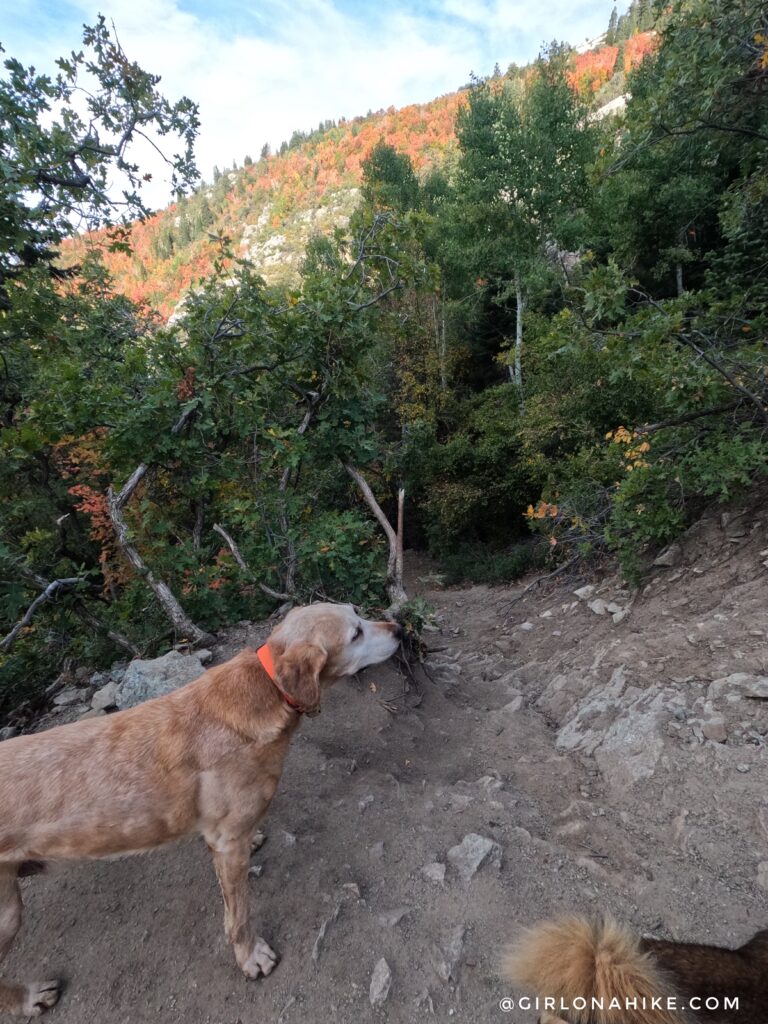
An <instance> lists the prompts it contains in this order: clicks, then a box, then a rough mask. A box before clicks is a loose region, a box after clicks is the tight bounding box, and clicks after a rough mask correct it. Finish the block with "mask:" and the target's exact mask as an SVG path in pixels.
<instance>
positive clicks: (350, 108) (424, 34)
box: [0, 0, 626, 207]
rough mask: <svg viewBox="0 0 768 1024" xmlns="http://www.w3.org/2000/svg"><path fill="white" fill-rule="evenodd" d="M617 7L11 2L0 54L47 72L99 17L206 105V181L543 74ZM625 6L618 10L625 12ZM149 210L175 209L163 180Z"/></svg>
mask: <svg viewBox="0 0 768 1024" xmlns="http://www.w3.org/2000/svg"><path fill="white" fill-rule="evenodd" d="M614 2H615V0H468V2H464V0H413V2H410V3H409V2H402V0H380V2H378V3H376V2H373V0H257V2H255V0H208V2H206V0H94V2H92V0H8V2H7V3H4V4H3V5H2V7H3V11H2V13H0V43H2V45H3V46H4V48H5V50H6V51H7V54H8V55H12V56H14V57H16V58H17V59H18V60H20V61H21V62H22V63H23V64H25V65H34V66H35V67H36V68H37V69H38V70H39V71H48V70H51V71H52V70H53V69H54V60H55V59H56V57H58V56H62V55H64V54H67V53H69V52H70V51H71V50H73V49H77V48H78V46H79V43H80V41H81V33H82V26H83V24H93V23H94V22H95V20H96V16H97V14H98V13H99V12H100V13H102V14H104V15H105V17H106V18H107V19H108V20H109V21H113V22H114V25H115V28H116V29H117V33H118V35H119V38H120V41H121V43H122V46H123V49H124V51H125V53H126V55H127V56H128V57H129V59H131V60H135V61H137V62H138V63H139V64H140V65H141V66H142V67H143V68H144V69H145V70H147V71H151V72H154V73H156V74H159V75H161V76H162V85H161V89H162V91H164V93H165V95H166V96H167V97H168V98H169V99H171V100H175V99H178V98H179V97H180V96H182V95H186V96H189V97H190V98H191V99H193V100H194V101H195V102H197V103H199V105H200V116H201V122H202V126H201V131H200V136H199V139H198V143H197V146H196V153H197V162H198V166H199V168H200V171H201V173H202V175H203V177H204V178H205V179H206V180H210V179H211V175H212V170H213V167H214V165H217V166H218V167H219V168H222V169H223V168H224V167H229V166H231V165H232V162H233V160H236V161H237V163H238V165H240V164H242V161H243V158H244V157H245V156H246V154H250V155H251V156H253V158H254V159H256V158H258V155H259V153H260V151H261V148H262V146H263V145H264V143H265V142H268V143H269V144H270V145H271V146H272V148H273V149H274V148H275V147H276V146H279V144H280V142H282V141H283V140H284V139H288V138H290V136H291V133H292V132H293V131H294V130H295V129H301V130H304V131H306V130H309V129H312V128H315V127H317V125H318V124H319V122H321V121H324V120H326V119H334V120H338V118H340V117H355V116H357V115H360V114H366V113H367V112H368V111H369V110H374V111H375V110H379V109H382V108H386V107H389V106H395V107H401V106H405V105H407V104H410V103H425V102H428V101H429V100H431V99H434V98H435V97H436V96H440V95H442V94H444V93H447V92H454V91H455V90H456V89H457V88H459V87H460V86H461V85H463V84H465V83H466V82H467V81H468V80H469V77H470V74H471V73H475V74H476V75H481V76H482V75H486V74H489V73H490V72H491V71H492V70H493V67H494V64H496V63H498V64H499V65H500V66H501V67H502V69H503V68H506V67H507V66H508V65H509V64H510V63H513V62H514V63H518V64H524V63H527V62H528V61H530V60H533V59H534V58H535V57H536V55H537V54H538V52H539V50H540V48H541V45H542V44H543V43H544V42H548V41H551V40H552V39H558V40H566V41H568V42H570V43H572V44H574V45H579V44H580V43H583V42H584V41H585V40H587V39H593V38H595V37H596V36H599V35H600V34H601V33H602V32H604V31H605V28H606V27H607V24H608V19H609V17H610V13H611V10H612V8H613V6H614ZM625 6H626V4H619V7H620V9H622V8H623V7H625ZM147 198H148V199H149V201H150V203H151V205H154V206H157V207H161V206H165V205H166V203H167V202H168V201H169V199H170V194H169V191H168V188H167V185H166V184H165V181H164V175H163V174H162V173H159V168H157V169H156V173H155V180H154V182H153V184H152V186H151V193H150V194H149V195H148V197H147Z"/></svg>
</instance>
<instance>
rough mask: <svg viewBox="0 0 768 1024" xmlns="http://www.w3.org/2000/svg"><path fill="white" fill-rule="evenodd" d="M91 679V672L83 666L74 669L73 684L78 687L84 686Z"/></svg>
mask: <svg viewBox="0 0 768 1024" xmlns="http://www.w3.org/2000/svg"><path fill="white" fill-rule="evenodd" d="M90 678H91V670H90V669H89V668H86V667H85V665H79V666H78V667H77V668H76V669H75V682H76V683H77V685H78V686H85V685H86V684H87V683H88V680H89V679H90Z"/></svg>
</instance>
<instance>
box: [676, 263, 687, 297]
mask: <svg viewBox="0 0 768 1024" xmlns="http://www.w3.org/2000/svg"><path fill="white" fill-rule="evenodd" d="M675 280H676V281H677V297H678V298H680V296H681V295H683V294H684V292H685V286H684V284H683V264H682V263H678V264H677V266H676V267H675Z"/></svg>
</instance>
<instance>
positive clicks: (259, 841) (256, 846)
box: [251, 829, 267, 853]
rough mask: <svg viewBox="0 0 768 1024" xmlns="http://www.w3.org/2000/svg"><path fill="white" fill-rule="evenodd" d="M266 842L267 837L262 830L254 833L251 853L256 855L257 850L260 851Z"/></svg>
mask: <svg viewBox="0 0 768 1024" xmlns="http://www.w3.org/2000/svg"><path fill="white" fill-rule="evenodd" d="M266 841H267V837H266V836H265V835H264V833H263V832H262V831H261V829H257V831H256V832H254V833H253V838H252V839H251V853H256V851H257V850H260V849H261V848H262V846H263V845H264V843H266Z"/></svg>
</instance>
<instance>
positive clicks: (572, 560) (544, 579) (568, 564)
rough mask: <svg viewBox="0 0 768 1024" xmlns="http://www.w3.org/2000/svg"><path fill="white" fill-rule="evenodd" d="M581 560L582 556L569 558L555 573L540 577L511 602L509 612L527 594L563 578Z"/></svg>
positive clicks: (508, 607) (508, 606)
mask: <svg viewBox="0 0 768 1024" xmlns="http://www.w3.org/2000/svg"><path fill="white" fill-rule="evenodd" d="M580 558H581V555H574V556H573V558H569V559H568V561H567V562H563V564H562V565H559V566H558V567H557V569H555V571H554V572H549V573H547V575H546V576H538V577H537V578H536V579H535V580H534V581H533V582H532V583H529V584H528V586H527V587H525V589H524V590H522V591H521V592H520V593H519V594H518V595H517V597H515V598H513V599H512V600H511V601H510V602H509V604H508V605H507V611H509V609H510V608H512V607H513V606H514V605H516V604H517V603H518V601H522V599H523V598H524V597H525V596H526V594H528V593H530V591H531V590H535V589H536V587H538V586H540V585H541V584H542V583H546V582H547V580H553V579H554V578H555V577H556V576H562V574H563V573H564V572H565V571H566V570H567V569H570V568H571V566H572V565H575V564H576V563H577V562H578V561H579V559H580Z"/></svg>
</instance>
